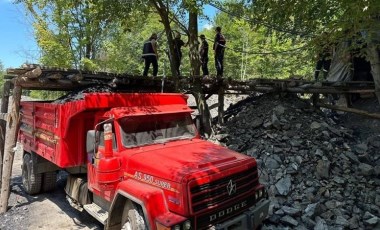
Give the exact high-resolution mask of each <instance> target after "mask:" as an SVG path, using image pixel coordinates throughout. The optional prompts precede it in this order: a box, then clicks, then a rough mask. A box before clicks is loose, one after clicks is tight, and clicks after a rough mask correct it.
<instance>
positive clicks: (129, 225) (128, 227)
mask: <svg viewBox="0 0 380 230" xmlns="http://www.w3.org/2000/svg"><path fill="white" fill-rule="evenodd" d="M124 226H125V230H132V226H131V222H129V221H128V222H126V223H125V224H124Z"/></svg>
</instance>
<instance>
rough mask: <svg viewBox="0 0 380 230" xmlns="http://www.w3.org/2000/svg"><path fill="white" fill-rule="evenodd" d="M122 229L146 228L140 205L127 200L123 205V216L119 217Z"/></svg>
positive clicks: (142, 229) (139, 229) (138, 229)
mask: <svg viewBox="0 0 380 230" xmlns="http://www.w3.org/2000/svg"><path fill="white" fill-rule="evenodd" d="M121 226H122V228H121V229H122V230H146V229H147V227H146V224H145V220H144V214H143V213H142V210H141V207H140V206H137V205H135V204H134V203H132V201H127V203H126V204H125V205H124V210H123V216H122V219H121Z"/></svg>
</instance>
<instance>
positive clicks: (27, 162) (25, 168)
mask: <svg viewBox="0 0 380 230" xmlns="http://www.w3.org/2000/svg"><path fill="white" fill-rule="evenodd" d="M41 182H42V174H41V173H35V172H34V170H33V161H32V157H31V156H30V154H29V153H26V154H24V157H23V162H22V184H23V185H24V188H25V191H26V192H27V193H28V194H30V195H34V194H37V193H39V192H40V191H41Z"/></svg>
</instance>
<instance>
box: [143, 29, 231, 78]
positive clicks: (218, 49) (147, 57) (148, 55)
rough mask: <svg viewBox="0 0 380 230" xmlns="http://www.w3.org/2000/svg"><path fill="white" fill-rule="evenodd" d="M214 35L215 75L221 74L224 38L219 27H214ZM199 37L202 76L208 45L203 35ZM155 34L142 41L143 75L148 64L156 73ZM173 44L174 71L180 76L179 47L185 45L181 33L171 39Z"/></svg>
mask: <svg viewBox="0 0 380 230" xmlns="http://www.w3.org/2000/svg"><path fill="white" fill-rule="evenodd" d="M215 32H216V35H215V38H214V44H213V50H214V59H215V68H216V75H217V77H222V76H223V69H224V66H223V60H224V50H225V45H226V39H225V37H224V35H223V34H222V29H221V27H219V26H218V27H216V29H215ZM199 37H200V39H201V44H200V49H199V58H200V62H201V67H202V72H203V77H208V75H209V71H208V61H209V58H208V51H209V45H208V42H207V39H206V36H205V35H203V34H202V35H200V36H199ZM157 38H158V36H157V34H156V33H153V34H152V35H151V36H150V38H149V39H148V40H147V41H146V42H145V43H144V46H143V54H142V58H143V59H144V61H145V67H144V72H143V76H148V71H149V68H150V65H152V66H153V76H154V77H155V76H157V73H158V52H157ZM173 45H174V54H175V55H176V58H177V63H176V71H177V74H178V76H180V75H181V74H180V66H181V60H182V51H181V48H182V47H184V46H187V44H185V43H184V42H183V41H182V40H181V35H180V34H177V35H176V37H175V38H174V41H173Z"/></svg>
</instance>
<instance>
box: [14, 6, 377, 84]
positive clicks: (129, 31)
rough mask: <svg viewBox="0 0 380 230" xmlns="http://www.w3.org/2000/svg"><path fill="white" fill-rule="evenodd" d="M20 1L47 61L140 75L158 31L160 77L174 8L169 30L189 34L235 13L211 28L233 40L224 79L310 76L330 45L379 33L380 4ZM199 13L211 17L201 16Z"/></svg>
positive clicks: (210, 33) (185, 65) (165, 69)
mask: <svg viewBox="0 0 380 230" xmlns="http://www.w3.org/2000/svg"><path fill="white" fill-rule="evenodd" d="M20 2H22V3H24V4H25V5H26V7H27V9H28V10H29V12H30V13H31V15H32V16H33V18H34V27H35V34H36V38H37V41H38V44H39V46H40V47H41V49H42V50H43V52H42V58H41V62H42V64H45V65H49V66H60V67H68V68H70V67H75V68H81V69H87V70H96V71H110V72H118V73H130V74H136V75H141V73H142V70H143V62H142V61H141V51H142V45H143V43H144V41H145V40H146V39H148V38H149V36H150V35H151V33H153V32H155V33H159V34H160V35H161V38H160V39H159V40H158V43H159V54H160V59H159V75H163V74H164V73H165V74H166V75H168V73H170V65H169V58H168V55H167V54H168V42H167V39H166V37H165V36H164V33H163V31H164V26H163V24H162V23H161V22H162V18H160V17H159V14H158V13H157V12H158V11H159V9H165V8H166V9H170V12H169V19H170V21H171V25H170V27H171V28H172V30H175V31H178V32H181V33H185V34H186V33H187V34H188V33H189V32H188V31H189V30H188V28H187V26H188V22H187V21H188V15H189V12H200V11H201V9H202V7H204V6H205V4H207V3H211V4H215V5H217V6H220V7H222V8H223V9H225V10H226V11H228V12H229V14H226V13H223V10H222V12H220V13H218V14H217V16H216V17H215V19H214V20H213V23H214V27H215V26H221V27H222V28H223V34H224V35H225V37H226V38H227V47H228V48H227V49H226V53H225V75H226V76H227V77H232V78H236V79H243V80H244V79H248V78H256V77H267V78H268V77H269V78H287V77H289V76H294V75H302V76H311V75H312V72H313V68H314V63H313V62H314V61H315V58H314V56H316V55H315V54H317V53H319V52H320V50H322V49H323V47H324V46H325V45H326V44H327V43H333V42H337V41H339V40H343V39H347V37H350V38H351V37H355V36H357V34H358V32H363V31H365V32H366V34H367V36H365V37H363V36H361V37H360V38H358V39H362V40H365V39H372V38H371V37H372V36H374V35H373V34H374V32H376V31H379V29H380V28H379V27H380V23H378V22H377V20H378V19H376V16H378V12H380V6H379V5H380V2H379V1H376V0H366V1H356V0H329V1H327V0H315V1H308V0H289V1H278V0H257V1H241V0H238V1H236V0H227V1H226V0H223V1H222V0H203V1H202V0H198V1H196V0H183V1H178V0H170V1H162V0H150V1H142V0H137V1H125V0H115V1H112V0H86V1H76V0H68V1H66V0H65V1H64V0H20ZM153 4H156V5H153ZM153 6H156V7H153ZM157 6H159V7H162V8H157ZM228 12H227V13H228ZM199 16H200V17H205V15H202V14H201V13H200V14H199ZM141 19H144V20H141ZM376 22H377V23H376ZM201 33H203V34H205V35H206V37H207V38H208V39H209V45H210V52H209V59H210V62H209V69H210V72H211V74H212V75H214V74H215V72H216V71H215V67H214V57H213V51H212V43H213V39H214V36H215V32H214V30H204V31H202V32H201ZM357 37H358V36H357ZM182 40H184V41H185V43H186V42H187V41H188V36H182ZM353 44H358V43H353ZM361 44H362V43H361ZM297 48H299V49H297ZM182 51H183V59H182V65H181V72H182V75H189V74H190V69H191V68H190V60H189V48H188V47H184V48H183V50H182ZM169 75H170V74H169Z"/></svg>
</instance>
